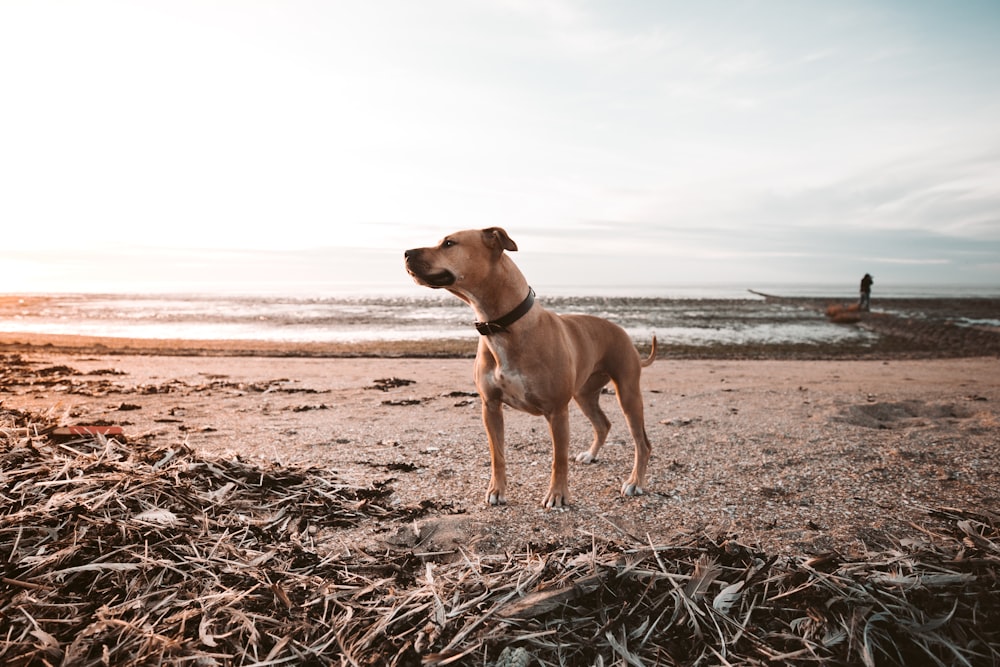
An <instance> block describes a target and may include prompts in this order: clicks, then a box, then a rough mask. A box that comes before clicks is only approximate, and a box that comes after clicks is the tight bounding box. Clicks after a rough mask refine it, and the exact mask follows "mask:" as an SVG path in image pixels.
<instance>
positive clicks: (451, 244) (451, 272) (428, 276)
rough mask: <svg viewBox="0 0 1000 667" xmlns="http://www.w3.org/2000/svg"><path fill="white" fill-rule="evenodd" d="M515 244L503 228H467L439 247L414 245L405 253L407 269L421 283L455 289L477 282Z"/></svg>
mask: <svg viewBox="0 0 1000 667" xmlns="http://www.w3.org/2000/svg"><path fill="white" fill-rule="evenodd" d="M504 250H508V251H515V250H517V244H516V243H514V242H513V241H512V240H511V238H510V236H508V235H507V232H506V231H504V230H503V229H501V228H500V227H489V228H488V229H467V230H464V231H461V232H455V233H454V234H449V235H448V236H446V237H444V238H443V239H441V241H440V242H439V243H438V244H437V245H436V246H431V247H429V248H412V249H410V250H407V251H405V252H404V253H403V257H404V258H405V262H406V271H407V272H408V273H409V274H410V275H411V276H413V279H414V280H415V281H416V282H417V283H418V284H420V285H425V286H426V287H433V288H435V289H438V288H442V287H443V288H451V287H459V286H461V285H462V284H466V283H472V284H475V283H477V282H478V280H479V279H480V278H481V277H482V276H484V275H486V273H488V271H489V270H490V267H491V266H492V265H493V264H495V263H496V262H497V261H499V259H500V256H501V255H502V254H503V251H504Z"/></svg>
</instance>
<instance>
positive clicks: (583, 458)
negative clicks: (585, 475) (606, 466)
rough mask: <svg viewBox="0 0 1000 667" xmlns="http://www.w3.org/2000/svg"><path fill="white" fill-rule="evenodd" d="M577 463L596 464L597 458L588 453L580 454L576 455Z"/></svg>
mask: <svg viewBox="0 0 1000 667" xmlns="http://www.w3.org/2000/svg"><path fill="white" fill-rule="evenodd" d="M576 461H577V463H597V457H596V456H594V455H593V454H591V453H590V452H580V453H579V454H577V455H576Z"/></svg>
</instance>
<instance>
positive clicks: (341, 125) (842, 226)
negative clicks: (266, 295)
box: [0, 0, 1000, 293]
mask: <svg viewBox="0 0 1000 667" xmlns="http://www.w3.org/2000/svg"><path fill="white" fill-rule="evenodd" d="M998 35H1000V3H998V2H996V1H995V0H986V1H971V0H970V1H967V0H957V1H946V0H941V1H938V2H929V1H924V0H901V1H898V2H893V1H888V0H883V1H879V0H838V1H836V2H834V1H830V2H820V1H802V0H766V1H765V0H761V1H751V0H748V1H732V2H716V1H713V0H706V1H699V2H690V1H689V0H686V1H671V0H648V1H628V0H625V1H615V2H612V1H610V0H608V1H605V2H586V1H582V0H422V1H420V2H414V1H412V0H369V1H366V2H348V1H335V0H330V1H319V0H309V1H306V0H283V1H273V2H262V1H257V0H231V1H226V0H197V1H188V0H163V1H150V0H127V1H121V2H113V1H109V0H88V1H87V2H75V1H65V2H59V1H53V0H30V1H29V0H0V90H2V91H3V104H2V105H0V227H2V230H3V231H2V236H0V293H16V292H25V291H126V292H127V291H140V290H149V291H189V290H204V291H212V290H214V289H218V290H236V291H279V292H280V291H282V290H288V289H304V290H313V291H319V292H322V291H323V290H324V289H331V290H332V289H336V288H338V287H340V288H343V287H344V286H348V288H349V289H358V290H359V291H367V290H369V289H372V290H375V289H380V290H381V289H388V290H392V289H394V288H395V287H396V286H398V287H399V288H400V289H410V288H414V289H415V287H414V286H412V284H411V281H410V279H409V278H408V277H407V276H406V274H405V272H404V270H403V267H402V251H403V250H404V249H406V248H411V247H417V246H426V245H431V244H434V243H436V242H437V241H438V240H439V239H440V238H441V237H443V236H444V235H445V234H447V233H449V232H452V231H455V230H458V229H467V228H480V227H490V226H501V227H504V228H505V229H506V230H507V231H508V233H509V234H510V236H511V237H512V238H513V239H514V240H515V241H516V242H517V244H518V246H519V251H518V253H517V254H516V255H515V259H516V260H517V261H518V263H519V265H521V267H522V268H523V269H524V270H525V273H526V274H528V276H529V280H530V281H531V282H533V283H534V284H536V285H551V286H553V287H554V286H557V285H562V286H567V285H568V286H573V285H576V286H580V289H585V288H586V287H587V286H594V285H604V286H608V285H619V286H626V287H627V286H634V285H665V286H671V285H674V286H676V285H700V284H731V285H745V286H747V287H754V286H759V285H770V284H778V285H781V284H787V285H803V284H814V283H815V284H820V283H822V284H844V285H847V286H850V289H851V290H854V289H856V285H857V283H858V281H859V280H860V277H861V275H862V274H863V273H865V272H870V273H872V274H873V275H874V276H875V288H876V293H877V290H878V289H879V288H880V287H881V286H886V285H890V286H891V285H929V284H945V285H978V286H987V287H989V286H996V287H997V291H998V293H1000V122H998V119H1000V39H998V38H997V36H998Z"/></svg>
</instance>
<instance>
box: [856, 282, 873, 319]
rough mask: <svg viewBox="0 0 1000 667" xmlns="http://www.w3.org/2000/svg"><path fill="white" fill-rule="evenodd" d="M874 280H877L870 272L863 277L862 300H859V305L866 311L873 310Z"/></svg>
mask: <svg viewBox="0 0 1000 667" xmlns="http://www.w3.org/2000/svg"><path fill="white" fill-rule="evenodd" d="M874 282H875V280H874V279H873V278H872V276H871V274H870V273H866V274H865V277H864V278H862V279H861V300H860V301H859V302H858V307H859V308H860V309H861V310H863V311H865V312H867V311H869V310H871V307H872V283H874Z"/></svg>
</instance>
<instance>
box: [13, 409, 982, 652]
mask: <svg viewBox="0 0 1000 667" xmlns="http://www.w3.org/2000/svg"><path fill="white" fill-rule="evenodd" d="M46 428H47V426H45V427H43V425H39V424H36V423H34V422H33V421H32V417H31V416H30V415H25V414H23V413H18V412H11V411H6V412H4V411H0V502H2V513H0V562H2V566H0V572H2V582H0V661H2V662H3V663H4V664H10V665H35V664H38V665H45V664H52V665H56V664H65V665H118V664H139V665H146V664H150V665H151V664H165V663H166V664H197V665H213V664H218V665H250V664H257V665H278V664H295V665H383V664H385V665H417V664H421V663H423V664H441V665H446V664H461V665H468V664H471V665H490V666H493V665H504V666H505V667H506V666H513V665H524V666H526V665H543V666H544V665H566V664H574V665H575V664H587V665H590V664H602V665H655V664H660V665H677V664H684V665H695V664H747V665H758V664H759V665H764V664H774V663H781V664H793V665H806V664H861V665H882V664H941V665H962V664H967V665H979V664H1000V593H998V573H1000V519H998V517H997V516H996V514H994V513H992V512H989V511H986V510H978V511H964V510H959V509H947V508H945V509H936V510H930V511H929V518H928V522H929V524H933V527H926V526H925V527H923V528H922V532H919V531H918V532H916V533H915V534H917V535H920V536H921V537H920V539H918V540H915V539H912V538H911V539H907V540H898V541H897V544H896V545H895V548H894V550H892V551H888V552H883V553H879V554H871V555H869V556H868V557H867V558H865V559H864V560H861V561H847V560H844V559H843V558H840V557H838V556H837V555H836V554H830V555H827V556H822V557H812V558H805V557H802V558H782V559H779V558H778V557H776V556H767V555H766V554H763V553H760V552H759V551H757V550H755V549H753V548H751V547H748V546H746V545H743V544H741V543H739V542H738V541H736V540H735V539H725V537H710V536H706V535H700V536H691V537H690V538H688V539H686V540H685V541H683V542H682V543H679V544H675V545H670V546H660V545H653V544H649V545H643V544H623V543H608V542H597V541H596V540H592V541H587V542H582V543H575V544H571V545H566V546H562V547H555V548H553V547H549V548H543V549H534V548H530V547H528V546H524V547H521V548H520V549H518V550H517V551H516V552H515V553H511V554H504V555H480V554H475V553H471V552H460V553H458V554H454V555H453V556H454V558H453V559H452V560H450V561H449V562H435V561H434V560H433V559H434V558H436V557H437V555H434V554H423V555H421V554H415V553H413V552H412V551H388V550H386V548H385V546H384V545H383V546H382V547H381V548H379V547H378V546H377V545H375V544H368V545H364V544H361V545H357V544H355V545H351V547H350V548H349V549H344V548H343V545H342V543H341V542H340V541H338V540H337V539H336V535H337V534H338V532H339V531H342V530H343V529H345V528H348V527H356V526H358V525H367V524H368V523H369V522H370V523H371V524H376V523H382V524H384V523H387V522H399V523H400V524H403V523H406V522H409V521H412V520H413V518H414V516H417V515H419V514H420V513H422V512H426V511H428V509H431V508H428V507H421V508H400V507H396V506H394V505H393V504H392V502H391V500H390V494H391V491H390V490H389V489H388V487H387V485H386V484H376V485H373V486H371V487H370V488H364V489H359V488H351V487H348V486H346V485H344V484H342V483H341V482H339V481H338V480H337V479H336V477H335V476H334V475H332V474H331V473H329V472H328V471H323V470H317V469H301V468H282V467H278V466H259V465H251V464H249V463H247V462H244V461H240V460H235V461H223V460H218V459H208V458H202V457H199V456H197V455H196V454H195V453H194V452H192V451H190V450H188V449H186V448H183V447H181V448H178V447H174V448H163V447H156V446H155V445H153V444H133V443H130V444H125V443H119V442H117V441H115V440H106V439H103V438H101V437H100V436H98V437H97V438H95V439H92V440H80V441H74V442H70V443H62V444H59V443H57V442H54V441H51V440H50V439H49V438H48V437H47V436H45V435H40V434H41V433H43V432H44V431H45V430H46Z"/></svg>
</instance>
